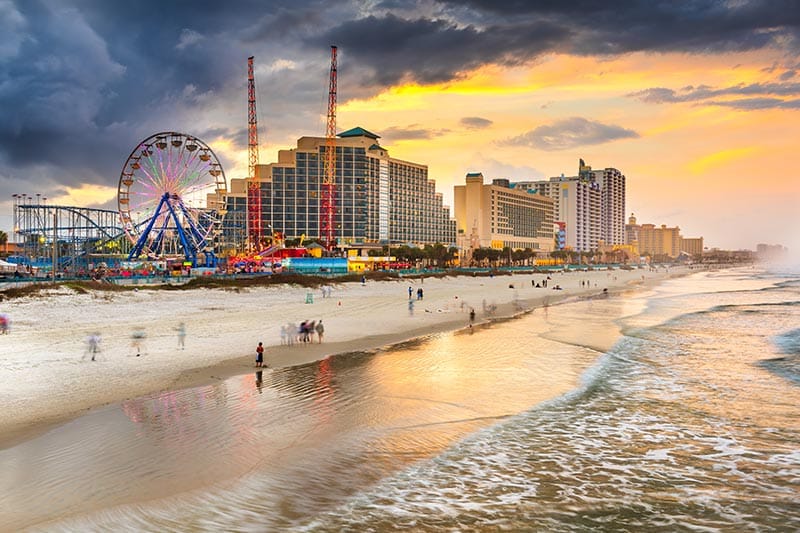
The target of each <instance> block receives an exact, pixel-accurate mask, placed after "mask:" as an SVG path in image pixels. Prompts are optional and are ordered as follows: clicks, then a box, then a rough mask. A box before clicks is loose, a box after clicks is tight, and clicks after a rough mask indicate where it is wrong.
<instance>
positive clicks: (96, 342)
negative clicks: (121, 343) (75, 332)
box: [81, 332, 100, 361]
mask: <svg viewBox="0 0 800 533" xmlns="http://www.w3.org/2000/svg"><path fill="white" fill-rule="evenodd" d="M98 353H100V333H97V332H95V333H92V334H91V335H89V336H88V337H86V353H85V354H83V357H81V359H84V358H85V357H86V356H87V355H91V356H92V361H96V359H95V358H96V357H97V354H98Z"/></svg>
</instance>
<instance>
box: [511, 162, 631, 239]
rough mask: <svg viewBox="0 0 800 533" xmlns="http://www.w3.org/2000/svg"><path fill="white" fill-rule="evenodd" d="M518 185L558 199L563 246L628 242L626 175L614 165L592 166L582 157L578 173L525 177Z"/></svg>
mask: <svg viewBox="0 0 800 533" xmlns="http://www.w3.org/2000/svg"><path fill="white" fill-rule="evenodd" d="M514 186H515V187H516V188H520V189H526V190H531V191H537V192H538V193H539V194H541V195H543V196H547V197H549V198H552V199H553V201H554V202H555V216H556V222H559V223H561V224H560V226H562V227H563V231H564V244H563V245H564V247H565V248H570V249H573V250H576V251H579V252H588V251H590V250H596V249H597V248H598V244H599V242H600V241H603V242H604V243H605V244H612V245H613V244H624V243H625V176H624V175H623V174H622V173H621V172H620V171H619V170H617V169H615V168H606V169H603V170H592V167H590V166H588V165H586V164H585V163H584V161H583V159H581V160H580V164H579V168H578V175H577V176H570V177H565V176H563V175H562V176H559V177H555V178H550V179H549V180H542V181H525V182H517V183H515V184H514Z"/></svg>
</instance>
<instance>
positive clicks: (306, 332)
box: [256, 318, 325, 367]
mask: <svg viewBox="0 0 800 533" xmlns="http://www.w3.org/2000/svg"><path fill="white" fill-rule="evenodd" d="M315 335H316V337H317V342H319V343H322V337H323V336H324V335H325V326H324V325H323V324H322V319H321V318H320V319H319V320H317V321H314V320H303V321H302V322H300V325H299V326H296V325H295V324H294V323H292V322H290V323H288V324H284V325H283V326H281V346H294V343H295V342H314V336H315ZM256 366H257V367H261V366H266V365H265V364H264V343H262V342H259V343H258V346H257V347H256Z"/></svg>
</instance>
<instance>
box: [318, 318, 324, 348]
mask: <svg viewBox="0 0 800 533" xmlns="http://www.w3.org/2000/svg"><path fill="white" fill-rule="evenodd" d="M324 333H325V326H323V325H322V319H321V318H320V319H319V322H317V338H318V339H319V343H320V344H322V335H323V334H324Z"/></svg>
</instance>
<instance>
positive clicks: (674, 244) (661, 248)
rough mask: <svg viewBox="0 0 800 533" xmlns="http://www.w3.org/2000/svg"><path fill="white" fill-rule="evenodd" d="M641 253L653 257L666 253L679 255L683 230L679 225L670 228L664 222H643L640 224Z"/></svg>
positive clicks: (674, 255) (671, 255)
mask: <svg viewBox="0 0 800 533" xmlns="http://www.w3.org/2000/svg"><path fill="white" fill-rule="evenodd" d="M639 253H640V254H642V255H644V254H650V255H651V256H653V257H656V256H660V255H666V256H669V257H678V255H679V254H680V253H681V230H680V228H679V227H677V226H676V227H674V228H668V227H667V226H666V225H664V224H662V225H661V227H656V225H655V224H642V225H641V226H639Z"/></svg>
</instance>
